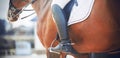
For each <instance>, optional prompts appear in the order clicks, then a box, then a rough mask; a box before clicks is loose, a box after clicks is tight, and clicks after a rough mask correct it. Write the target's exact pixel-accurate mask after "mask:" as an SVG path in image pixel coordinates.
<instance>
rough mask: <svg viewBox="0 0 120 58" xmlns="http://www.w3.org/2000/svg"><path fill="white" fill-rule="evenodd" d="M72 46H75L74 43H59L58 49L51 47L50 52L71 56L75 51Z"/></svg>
mask: <svg viewBox="0 0 120 58" xmlns="http://www.w3.org/2000/svg"><path fill="white" fill-rule="evenodd" d="M71 45H73V43H65V44H64V43H59V44H58V45H57V46H56V47H50V48H49V50H50V52H53V53H60V52H64V53H67V54H70V53H72V52H73V51H74V49H73V47H72V46H71Z"/></svg>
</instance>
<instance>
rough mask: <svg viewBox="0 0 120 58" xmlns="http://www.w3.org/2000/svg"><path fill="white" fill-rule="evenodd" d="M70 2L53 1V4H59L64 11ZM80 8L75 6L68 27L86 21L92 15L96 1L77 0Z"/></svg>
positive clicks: (64, 0)
mask: <svg viewBox="0 0 120 58" xmlns="http://www.w3.org/2000/svg"><path fill="white" fill-rule="evenodd" d="M69 1H70V0H53V1H52V4H51V6H52V5H53V4H58V5H59V6H60V7H61V8H62V9H63V8H64V7H65V5H66V4H67V3H68V2H69ZM77 2H78V6H76V5H74V6H73V8H72V11H71V14H70V18H69V21H68V26H69V25H72V24H75V23H78V22H82V21H84V20H85V19H86V18H87V17H88V16H89V15H90V13H91V10H92V7H93V4H94V0H77Z"/></svg>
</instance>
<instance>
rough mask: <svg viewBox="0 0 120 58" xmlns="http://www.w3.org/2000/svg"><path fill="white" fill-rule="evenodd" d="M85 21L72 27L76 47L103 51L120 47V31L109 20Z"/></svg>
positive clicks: (87, 50) (71, 31) (71, 33)
mask: <svg viewBox="0 0 120 58" xmlns="http://www.w3.org/2000/svg"><path fill="white" fill-rule="evenodd" d="M105 21H106V20H104V22H100V21H99V22H93V21H92V23H91V22H90V21H89V22H83V23H78V24H75V25H73V26H71V27H70V36H71V39H72V42H73V43H75V44H76V45H74V48H76V49H77V50H78V51H80V52H103V51H109V50H114V49H117V48H120V45H119V44H120V36H119V34H120V31H119V28H117V27H115V25H116V24H114V23H109V22H107V21H106V22H105Z"/></svg>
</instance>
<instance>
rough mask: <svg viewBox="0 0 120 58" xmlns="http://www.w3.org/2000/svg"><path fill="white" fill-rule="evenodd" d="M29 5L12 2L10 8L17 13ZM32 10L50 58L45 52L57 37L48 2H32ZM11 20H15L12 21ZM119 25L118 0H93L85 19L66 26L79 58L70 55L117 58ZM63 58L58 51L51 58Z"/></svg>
mask: <svg viewBox="0 0 120 58" xmlns="http://www.w3.org/2000/svg"><path fill="white" fill-rule="evenodd" d="M29 2H31V0H13V5H14V6H15V7H16V8H17V9H19V10H21V9H22V8H23V7H24V5H26V4H27V3H29ZM32 7H33V8H34V10H35V11H36V14H37V16H38V21H37V35H38V37H39V39H40V41H41V43H42V44H43V46H44V47H45V48H46V52H47V57H48V58H50V57H51V58H54V57H52V56H51V54H49V53H50V51H49V50H48V48H49V47H51V44H52V42H53V40H54V39H55V38H56V34H57V27H56V24H55V22H54V19H53V17H52V11H51V0H36V1H35V2H34V3H32ZM14 20H16V19H12V21H14ZM119 26H120V0H95V2H94V5H93V8H92V10H91V13H90V15H89V16H88V17H87V18H86V20H84V21H82V22H79V23H75V24H73V25H70V26H68V32H69V37H70V40H71V42H72V43H74V45H72V47H73V48H74V49H75V51H77V52H78V53H79V56H76V55H73V56H74V57H75V58H80V57H81V58H120V56H119V57H118V55H119V54H120V53H119V52H120V45H119V44H120V27H119ZM58 43H59V41H56V42H55V43H54V44H53V46H56V45H57V44H58ZM106 55H107V56H106ZM111 55H112V56H113V57H112V56H111ZM114 55H116V56H114ZM53 56H54V55H53ZM108 56H109V57H108ZM65 57H66V53H62V52H61V53H60V55H59V56H56V57H55V58H65Z"/></svg>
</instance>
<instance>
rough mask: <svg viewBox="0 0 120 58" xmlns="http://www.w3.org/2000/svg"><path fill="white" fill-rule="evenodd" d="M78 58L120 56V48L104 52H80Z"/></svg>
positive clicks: (114, 57) (119, 57) (112, 57)
mask: <svg viewBox="0 0 120 58" xmlns="http://www.w3.org/2000/svg"><path fill="white" fill-rule="evenodd" d="M78 58H120V49H117V50H113V51H109V52H103V53H102V52H101V53H79V56H78Z"/></svg>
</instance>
